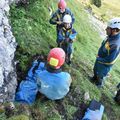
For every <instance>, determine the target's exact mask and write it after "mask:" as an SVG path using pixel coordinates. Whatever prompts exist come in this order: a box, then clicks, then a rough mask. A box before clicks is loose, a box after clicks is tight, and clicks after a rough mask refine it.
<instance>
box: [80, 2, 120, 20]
mask: <svg viewBox="0 0 120 120" xmlns="http://www.w3.org/2000/svg"><path fill="white" fill-rule="evenodd" d="M101 1H102V6H101V7H100V8H98V7H96V6H95V5H90V4H89V0H87V1H82V2H86V4H85V5H87V6H91V7H92V12H93V13H94V14H95V15H97V16H98V17H99V18H100V19H102V20H103V21H107V20H109V19H111V18H114V17H120V12H119V11H120V7H119V6H120V1H119V0H114V1H111V0H101Z"/></svg>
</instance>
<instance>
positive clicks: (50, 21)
mask: <svg viewBox="0 0 120 120" xmlns="http://www.w3.org/2000/svg"><path fill="white" fill-rule="evenodd" d="M57 21H58V17H57V12H55V13H54V14H53V15H52V17H51V18H50V20H49V23H50V24H53V25H56V24H57Z"/></svg>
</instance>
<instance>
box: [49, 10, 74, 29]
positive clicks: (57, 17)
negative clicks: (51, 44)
mask: <svg viewBox="0 0 120 120" xmlns="http://www.w3.org/2000/svg"><path fill="white" fill-rule="evenodd" d="M66 14H69V15H71V17H72V24H73V23H74V22H75V17H74V15H73V14H72V12H71V11H70V9H68V8H66V9H65V12H64V13H60V10H59V9H58V10H57V11H56V12H55V13H54V14H53V15H52V17H51V18H50V21H49V22H50V24H53V25H57V21H63V17H64V16H65V15H66ZM62 26H63V25H57V29H60V28H61V27H62Z"/></svg>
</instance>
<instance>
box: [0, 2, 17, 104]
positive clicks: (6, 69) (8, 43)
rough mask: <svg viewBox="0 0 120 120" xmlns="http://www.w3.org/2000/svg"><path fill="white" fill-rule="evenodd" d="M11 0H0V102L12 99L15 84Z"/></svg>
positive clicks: (14, 45)
mask: <svg viewBox="0 0 120 120" xmlns="http://www.w3.org/2000/svg"><path fill="white" fill-rule="evenodd" d="M12 2H13V0H0V103H3V102H9V101H13V99H14V95H15V90H16V86H17V76H16V71H15V63H14V52H15V50H16V46H17V44H16V42H15V38H14V36H13V35H12V31H11V26H10V25H9V20H8V15H9V10H10V7H9V5H10V3H12Z"/></svg>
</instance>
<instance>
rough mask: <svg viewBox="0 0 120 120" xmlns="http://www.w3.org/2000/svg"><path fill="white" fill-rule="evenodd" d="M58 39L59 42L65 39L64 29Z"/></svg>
mask: <svg viewBox="0 0 120 120" xmlns="http://www.w3.org/2000/svg"><path fill="white" fill-rule="evenodd" d="M57 39H58V41H59V42H61V41H63V40H64V39H65V36H63V31H62V29H61V30H60V31H59V33H58V36H57Z"/></svg>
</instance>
